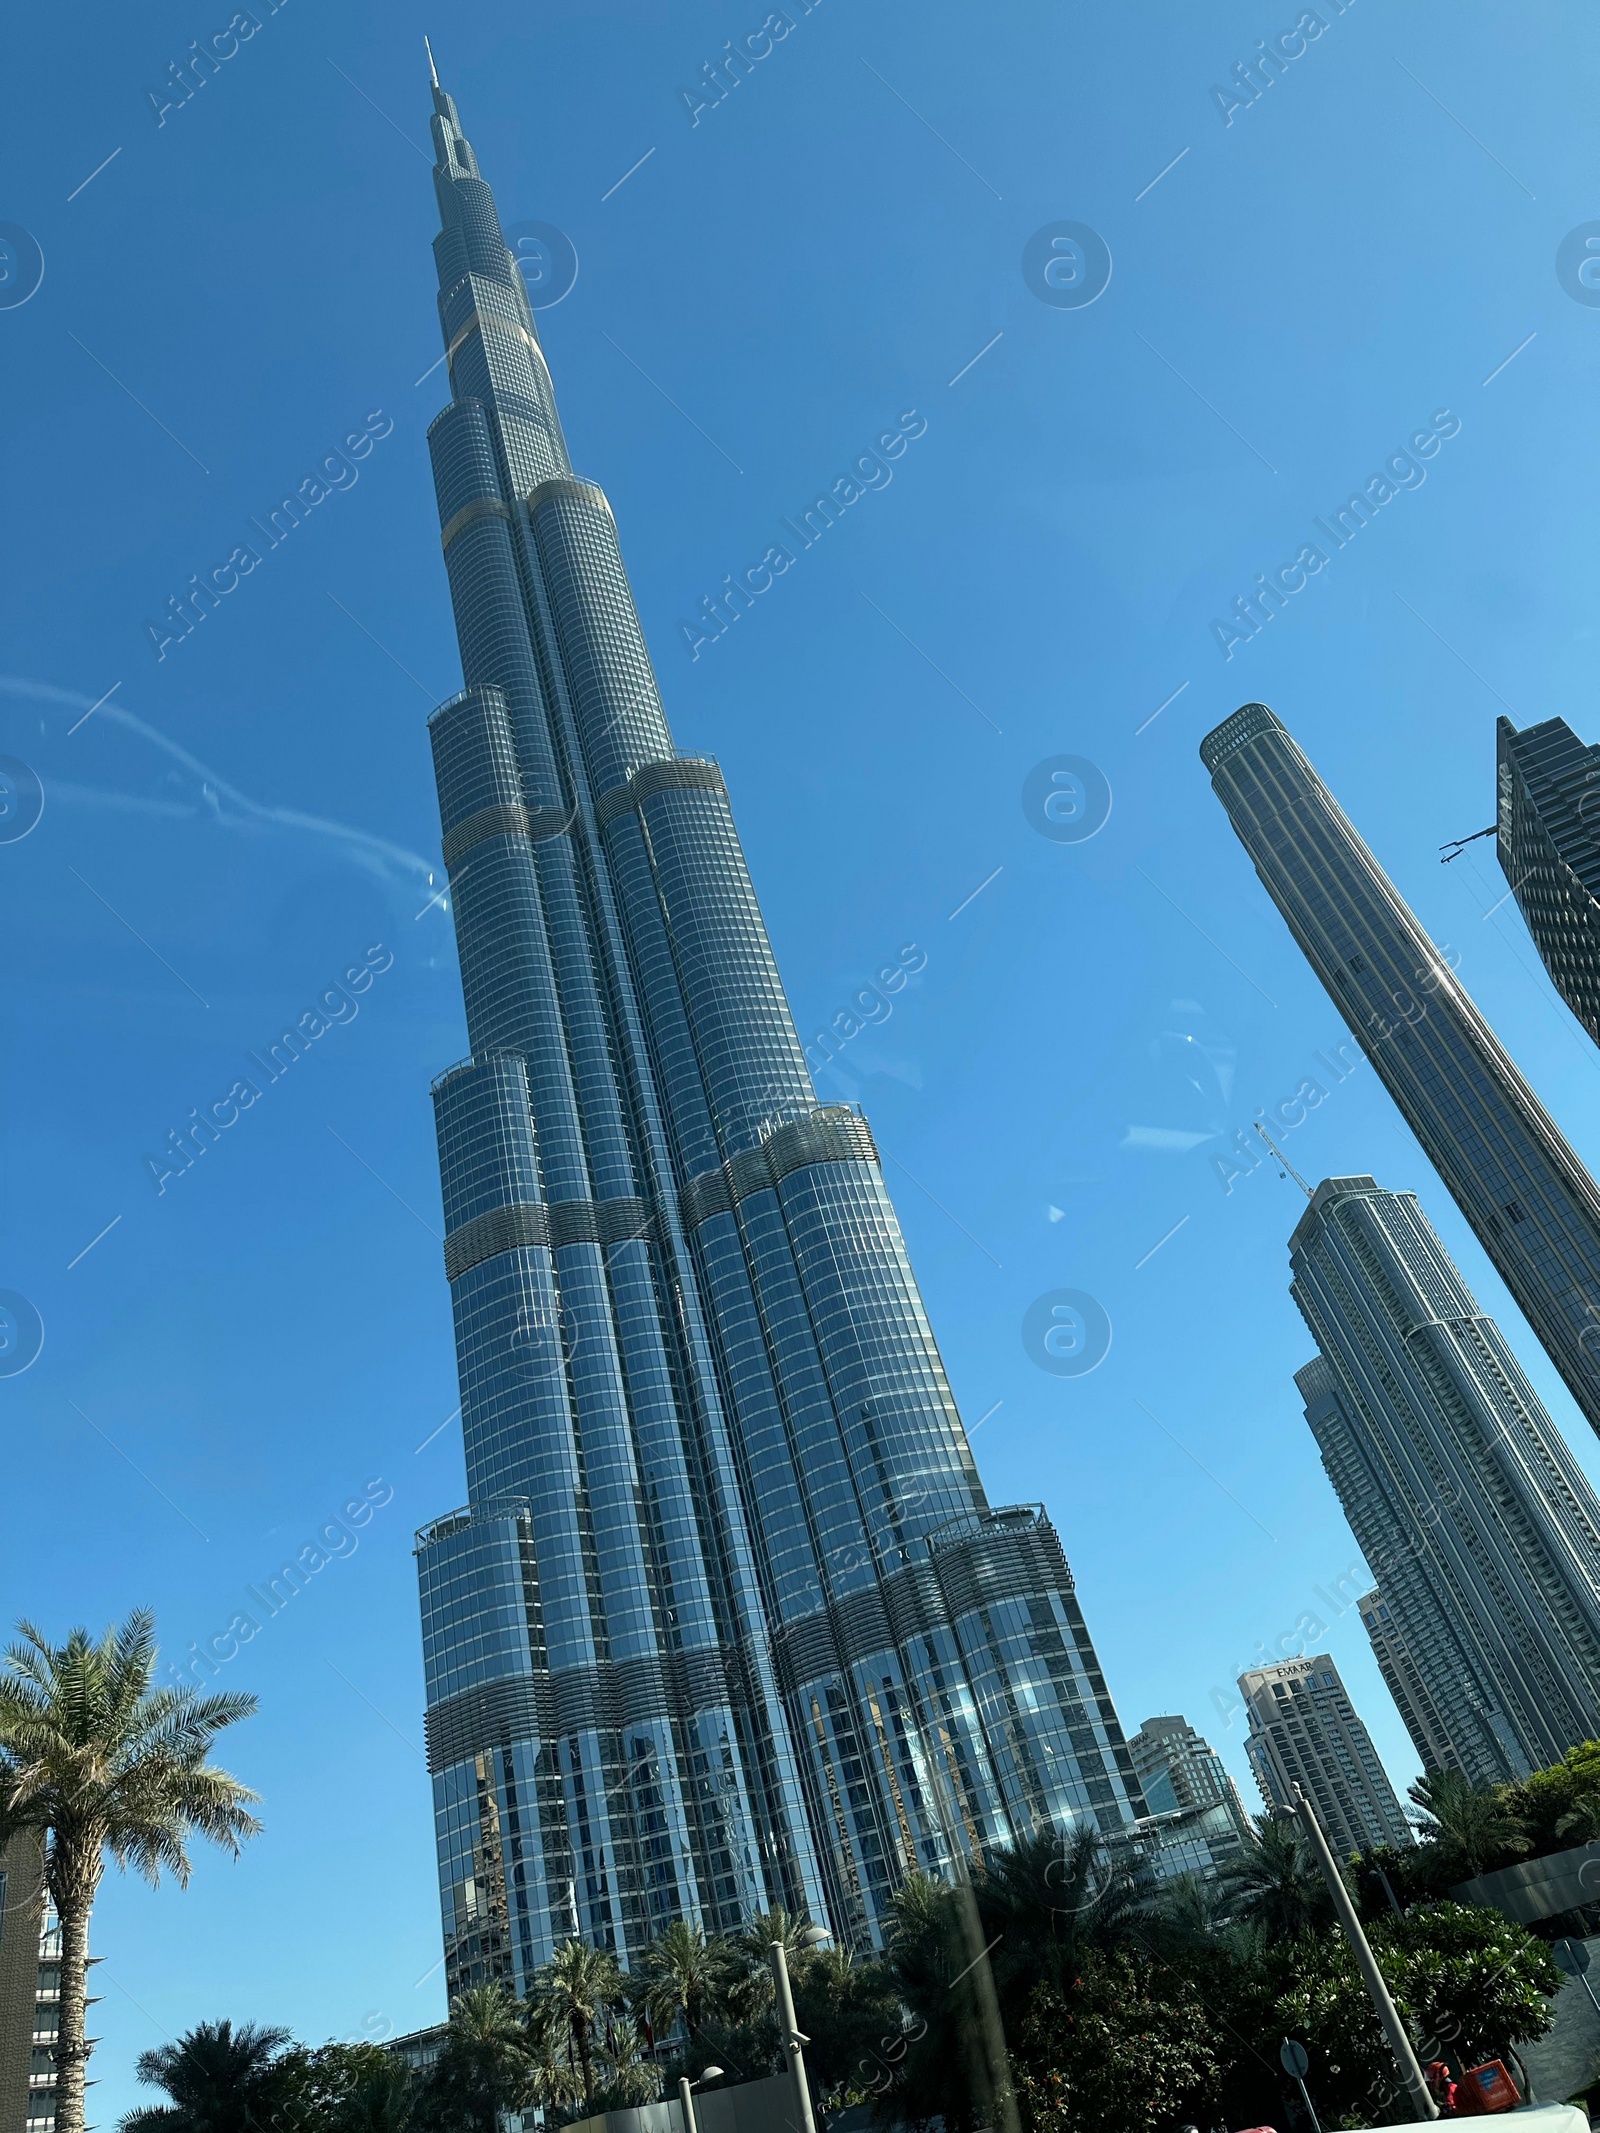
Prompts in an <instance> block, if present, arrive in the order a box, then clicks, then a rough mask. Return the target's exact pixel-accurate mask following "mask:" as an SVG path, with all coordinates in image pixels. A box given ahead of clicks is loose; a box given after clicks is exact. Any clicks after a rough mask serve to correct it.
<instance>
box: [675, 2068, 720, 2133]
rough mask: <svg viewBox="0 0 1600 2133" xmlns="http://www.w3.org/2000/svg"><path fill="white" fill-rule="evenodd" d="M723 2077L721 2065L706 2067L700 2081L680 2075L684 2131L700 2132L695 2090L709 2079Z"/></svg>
mask: <svg viewBox="0 0 1600 2133" xmlns="http://www.w3.org/2000/svg"><path fill="white" fill-rule="evenodd" d="M721 2078H722V2069H721V2067H720V2066H708V2067H706V2068H705V2069H704V2070H703V2071H702V2073H701V2075H700V2078H699V2080H698V2081H691V2080H690V2079H689V2077H688V2075H687V2074H680V2075H679V2076H678V2107H679V2109H680V2110H681V2111H682V2112H683V2133H700V2128H699V2126H698V2125H697V2124H696V2123H695V2115H694V2092H695V2090H696V2089H698V2088H703V2087H704V2086H705V2084H706V2083H707V2082H708V2081H720V2080H721Z"/></svg>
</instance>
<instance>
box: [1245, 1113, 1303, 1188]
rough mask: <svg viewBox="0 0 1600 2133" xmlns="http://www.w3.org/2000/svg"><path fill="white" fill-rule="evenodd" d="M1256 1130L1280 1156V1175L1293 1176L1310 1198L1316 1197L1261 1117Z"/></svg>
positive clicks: (1274, 1152) (1281, 1176)
mask: <svg viewBox="0 0 1600 2133" xmlns="http://www.w3.org/2000/svg"><path fill="white" fill-rule="evenodd" d="M1256 1131H1257V1133H1259V1134H1260V1136H1261V1138H1262V1139H1263V1140H1264V1141H1265V1142H1266V1144H1267V1146H1268V1147H1269V1148H1270V1149H1271V1150H1272V1152H1273V1154H1274V1155H1275V1156H1276V1157H1277V1158H1278V1161H1279V1162H1280V1163H1281V1164H1282V1165H1283V1168H1282V1169H1281V1170H1280V1171H1279V1172H1278V1175H1279V1177H1280V1178H1283V1177H1289V1178H1293V1179H1294V1181H1295V1183H1296V1184H1297V1185H1298V1186H1299V1188H1300V1190H1301V1191H1302V1192H1303V1193H1304V1194H1305V1196H1306V1198H1307V1199H1308V1200H1309V1199H1312V1198H1314V1197H1315V1195H1314V1194H1313V1193H1312V1190H1311V1187H1310V1186H1309V1185H1308V1184H1307V1183H1306V1181H1305V1179H1304V1178H1303V1177H1302V1176H1301V1175H1300V1173H1299V1171H1298V1170H1296V1169H1295V1167H1294V1165H1293V1163H1291V1162H1290V1160H1289V1158H1288V1157H1287V1156H1286V1155H1285V1154H1284V1152H1283V1150H1282V1149H1281V1148H1280V1147H1279V1146H1278V1144H1277V1142H1276V1141H1275V1140H1274V1139H1273V1138H1272V1135H1271V1134H1270V1133H1269V1132H1268V1131H1267V1129H1266V1127H1265V1126H1264V1125H1263V1124H1262V1123H1261V1121H1260V1119H1259V1118H1258V1119H1257V1120H1256Z"/></svg>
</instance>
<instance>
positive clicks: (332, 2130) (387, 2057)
mask: <svg viewBox="0 0 1600 2133" xmlns="http://www.w3.org/2000/svg"><path fill="white" fill-rule="evenodd" d="M279 2066H280V2069H281V2071H282V2073H283V2076H284V2082H285V2087H286V2089H287V2091H288V2093H287V2096H286V2099H285V2101H284V2103H283V2105H282V2106H281V2108H280V2109H279V2110H278V2112H277V2114H276V2117H275V2121H274V2123H275V2126H276V2133H310V2129H313V2128H314V2129H315V2133H407V2128H408V2127H409V2126H410V2124H411V2121H412V2116H413V2113H414V2111H415V2108H416V2103H417V2093H418V2088H419V2086H420V2084H418V2083H416V2082H414V2081H413V2079H412V2074H411V2069H410V2067H408V2066H407V2065H406V2063H405V2061H404V2060H403V2059H400V2058H397V2057H396V2055H395V2054H394V2053H393V2052H388V2051H385V2050H384V2048H383V2046H382V2045H381V2044H324V2045H321V2046H319V2047H318V2048H317V2049H316V2050H315V2051H308V2050H307V2049H306V2048H305V2046H304V2045H294V2046H292V2047H291V2048H290V2049H289V2050H288V2051H287V2052H285V2054H284V2056H283V2058H282V2059H281V2060H280V2061H279Z"/></svg>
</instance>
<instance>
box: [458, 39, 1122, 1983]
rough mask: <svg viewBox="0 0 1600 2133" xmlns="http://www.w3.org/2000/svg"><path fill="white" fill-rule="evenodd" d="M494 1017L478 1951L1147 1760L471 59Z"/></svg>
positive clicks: (480, 1170) (881, 1840)
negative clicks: (975, 1419) (819, 1019)
mask: <svg viewBox="0 0 1600 2133" xmlns="http://www.w3.org/2000/svg"><path fill="white" fill-rule="evenodd" d="M433 103H434V116H433V121H432V125H433V138H434V144H435V148H436V150H437V165H436V169H435V174H434V175H435V190H436V192H437V195H438V203H439V215H440V221H441V224H442V227H441V230H440V234H439V235H438V237H437V238H436V239H435V240H434V255H435V259H436V261H437V265H438V274H439V316H440V322H441V326H442V330H443V337H444V343H445V349H446V353H447V356H448V361H449V377H450V391H451V401H450V404H449V406H448V407H447V408H446V409H445V410H444V412H443V413H442V414H441V415H440V416H439V417H438V419H437V420H436V421H435V422H434V424H433V426H432V429H431V430H430V432H429V442H430V446H431V449H432V455H433V467H434V479H435V485H436V488H437V491H438V501H439V518H440V524H441V527H442V539H443V546H444V556H445V565H446V569H447V571H448V574H449V579H450V591H451V598H452V601H453V604H454V609H455V617H456V629H457V635H458V638H459V640H460V646H461V659H462V667H463V672H464V678H465V682H466V687H465V689H464V690H463V691H462V693H461V694H460V695H458V696H455V697H453V698H451V699H450V701H449V702H448V703H445V704H442V705H441V706H440V707H439V709H438V710H437V711H436V712H435V713H434V715H433V717H432V719H431V721H430V731H431V734H432V740H433V750H434V763H435V769H436V774H437V778H438V785H439V801H440V811H441V817H442V822H443V830H444V857H445V862H446V865H447V867H448V869H449V874H450V884H451V895H452V902H453V906H454V916H455V925H456V936H457V941H458V945H459V949H460V956H461V969H462V981H463V986H464V989H465V995H466V1011H467V1028H468V1035H469V1040H470V1043H471V1046H472V1054H471V1057H470V1058H469V1059H467V1060H466V1061H464V1062H463V1063H462V1064H461V1065H459V1066H456V1067H453V1068H451V1069H450V1071H449V1072H447V1073H446V1074H444V1075H443V1076H442V1077H441V1078H440V1079H439V1081H438V1082H437V1083H436V1084H435V1088H434V1101H435V1106H436V1111H437V1122H438V1134H439V1151H440V1163H441V1169H442V1173H443V1182H444V1207H445V1222H446V1229H447V1237H446V1242H445V1265H446V1271H447V1273H448V1275H449V1279H450V1286H451V1295H452V1300H453V1305H454V1312H455V1324H456V1340H457V1349H458V1357H459V1364H460V1377H461V1406H462V1422H463V1430H464V1437H465V1449H466V1463H467V1487H468V1496H469V1501H468V1504H467V1506H466V1508H465V1509H463V1510H460V1511H457V1512H453V1513H451V1514H450V1515H449V1516H448V1517H445V1518H441V1519H439V1520H438V1521H436V1522H435V1523H434V1524H433V1525H431V1526H430V1527H428V1528H427V1529H426V1530H425V1531H424V1532H423V1533H422V1534H421V1535H420V1536H419V1540H418V1561H419V1573H420V1582H421V1593H422V1610H423V1640H424V1654H425V1662H426V1679H427V1698H428V1709H427V1719H426V1731H427V1741H428V1754H429V1761H430V1765H431V1768H432V1770H433V1772H434V1799H435V1811H436V1822H437V1839H438V1850H439V1872H440V1890H441V1900H442V1905H443V1911H444V1930H445V1949H446V1963H447V1977H448V1980H449V1982H450V1986H451V1989H452V1990H456V1989H459V1987H460V1986H461V1985H463V1984H468V1983H471V1982H474V1981H475V1980H477V1979H480V1978H485V1977H490V1976H501V1977H505V1978H507V1979H508V1980H509V1981H510V1982H512V1983H513V1984H514V1985H515V1986H516V1987H517V1988H518V1989H519V1990H520V1989H522V1988H523V1987H525V1985H526V1983H527V1981H528V1978H529V1975H530V1973H531V1971H532V1970H533V1968H534V1967H535V1966H536V1965H537V1964H538V1963H539V1962H541V1961H543V1960H545V1959H547V1958H548V1957H549V1955H550V1954H551V1952H552V1949H553V1947H554V1946H555V1945H556V1944H557V1943H558V1942H559V1941H560V1940H562V1939H563V1938H564V1937H565V1936H567V1935H569V1934H574V1933H576V1934H579V1935H581V1936H582V1937H584V1938H585V1939H588V1940H590V1941H593V1942H596V1943H598V1944H601V1945H606V1946H610V1947H613V1948H615V1949H616V1950H617V1951H618V1953H619V1954H621V1955H622V1956H623V1957H624V1958H627V1957H629V1956H631V1955H632V1954H633V1953H635V1952H636V1951H637V1950H638V1948H639V1947H640V1945H641V1944H642V1943H643V1942H644V1941H645V1940H646V1939H648V1938H649V1937H651V1936H652V1935H653V1934H655V1933H656V1932H658V1931H659V1930H660V1928H661V1927H662V1926H663V1925H664V1924H665V1923H667V1922H668V1921H669V1920H670V1919H673V1918H676V1917H684V1918H687V1919H690V1920H692V1921H694V1922H696V1923H698V1924H701V1925H703V1926H704V1927H705V1928H707V1929H708V1930H711V1931H716V1930H720V1929H723V1928H727V1927H731V1926H734V1925H737V1924H738V1923H739V1921H740V1920H741V1919H743V1918H747V1917H748V1916H750V1915H751V1913H753V1912H754V1911H756V1910H758V1909H762V1908H765V1907H766V1906H767V1905H769V1904H772V1903H780V1902H781V1903H783V1904H784V1905H786V1906H787V1907H788V1908H790V1909H791V1910H804V1911H809V1912H810V1913H811V1914H812V1916H813V1917H816V1918H818V1919H826V1920H827V1921H828V1922H829V1923H830V1924H831V1926H832V1928H833V1931H834V1933H835V1934H836V1936H838V1938H839V1939H840V1940H841V1941H844V1942H847V1943H852V1944H855V1945H862V1946H865V1945H870V1944H872V1943H873V1942H874V1941H875V1940H876V1939H878V1938H879V1937H880V1935H881V1927H882V1921H883V1918H884V1914H885V1907H886V1905H887V1903H888V1901H889V1898H890V1896H891V1894H892V1892H893V1890H894V1888H895V1887H896V1886H897V1884H898V1883H899V1881H900V1880H901V1879H902V1878H903V1877H904V1876H905V1875H906V1874H907V1873H909V1872H911V1871H912V1870H913V1869H917V1868H922V1869H925V1870H928V1871H930V1872H934V1873H939V1872H947V1871H949V1870H951V1868H952V1867H953V1864H954V1862H955V1860H956V1858H957V1856H958V1855H961V1854H966V1853H970V1852H973V1851H976V1850H978V1849H981V1848H983V1847H985V1846H990V1845H994V1844H998V1843H1003V1842H1006V1841H1008V1840H1010V1839H1011V1838H1013V1837H1015V1836H1017V1835H1019V1834H1022V1833H1024V1832H1026V1831H1028V1830H1030V1829H1032V1828H1034V1827H1036V1826H1038V1825H1041V1824H1052V1823H1054V1824H1059V1825H1062V1826H1071V1825H1078V1824H1082V1825H1086V1826H1095V1825H1100V1826H1103V1827H1105V1828H1106V1829H1108V1830H1114V1829H1118V1828H1120V1827H1122V1826H1123V1825H1125V1824H1126V1823H1128V1822H1129V1821H1131V1820H1132V1819H1133V1818H1135V1817H1136V1816H1137V1814H1138V1813H1139V1811H1140V1807H1141V1805H1142V1803H1141V1801H1140V1799H1139V1792H1138V1783H1137V1780H1136V1779H1135V1778H1134V1775H1133V1770H1132V1765H1131V1764H1130V1762H1129V1760H1128V1754H1127V1748H1126V1745H1125V1744H1124V1742H1123V1739H1122V1735H1121V1732H1120V1729H1119V1727H1118V1724H1117V1718H1116V1713H1115V1711H1114V1710H1113V1708H1112V1705H1111V1700H1110V1698H1109V1696H1108V1695H1107V1693H1106V1688H1105V1683H1104V1680H1103V1679H1102V1676H1101V1673H1100V1668H1099V1664H1098V1661H1097V1660H1096V1657H1095V1652H1094V1647H1093V1645H1092V1644H1091V1642H1090V1640H1089V1635H1088V1632H1087V1630H1086V1629H1085V1627H1084V1623H1083V1618H1082V1615H1081V1613H1080V1612H1079V1609H1078V1604H1077V1600H1076V1597H1075V1594H1074V1591H1073V1584H1072V1578H1071V1575H1070V1573H1069V1571H1068V1568H1067V1564H1066V1560H1065V1558H1064V1556H1063V1554H1062V1550H1061V1544H1060V1542H1059V1540H1058V1539H1057V1537H1056V1534H1055V1530H1054V1528H1053V1527H1052V1526H1051V1525H1050V1523H1049V1521H1048V1520H1047V1519H1046V1517H1045V1515H1044V1513H1043V1511H1042V1510H1041V1509H1039V1508H1038V1507H1037V1506H1030V1507H1024V1508H1019V1509H1011V1510H991V1509H990V1507H989V1505H988V1504H987V1502H986V1500H985V1497H984V1494H983V1489H982V1486H981V1484H980V1483H979V1480H978V1476H977V1471H976V1469H975V1467H974V1465H973V1462H972V1455H971V1452H970V1451H969V1449H968V1446H967V1440H966V1436H965V1433H964V1431H963V1429H962V1425H961V1420H960V1417H959V1415H958V1413H957V1411H956V1406H955V1402H954V1400H953V1398H952V1397H951V1393H950V1388H949V1385H948V1384H947V1382H946V1378H945V1372H944V1368H943V1365H942V1363H941V1361H940V1357H939V1351H938V1349H937V1347H936V1346H935V1343H934V1339H933V1335H932V1332H931V1331H930V1329H929V1326H928V1321H927V1318H926V1315H925V1313H924V1311H923V1306H922V1301H921V1298H920V1296H919V1294H918V1292H917V1286H916V1282H915V1280H914V1278H913V1276H912V1273H911V1269H910V1266H909V1264H908V1261H907V1257H906V1250H905V1245H904V1242H903V1240H902V1237H901V1234H900V1229H899V1225H898V1223H897V1221H896V1219H895V1213H894V1209H893V1207H892V1206H891V1204H890V1201H889V1196H888V1193H887V1191H886V1190H885V1187H884V1182H883V1176H882V1172H881V1170H880V1167H879V1162H878V1155H877V1150H876V1148H875V1147H874V1145H873V1140H872V1135H871V1132H870V1130H869V1129H868V1126H867V1123H866V1120H865V1119H864V1118H863V1117H862V1116H861V1115H860V1113H859V1112H857V1111H855V1110H853V1109H851V1108H848V1107H846V1106H842V1105H824V1104H821V1103H819V1102H818V1100H817V1097H816V1094H815V1092H814V1090H813V1088H812V1085H811V1081H810V1078H809V1075H808V1074H807V1071H806V1065H805V1059H804V1055H803V1053H802V1050H801V1047H800V1044H799V1041H798V1039H797V1037H796V1034H795V1030H794V1025H793V1021H792V1018H791V1016H790V1013H789V1008H788V1004H787V1002H786V1000H785V998H784V993H783V987H782V984H781V982H780V980H779V977H778V973H777V969H776V966H775V964H774V961H773V956H772V950H771V947H770V944H769V942H768V939H767V934H766V929H765V927H764V925H763V923H762V919H761V913H760V910H759V908H758V906H757V903H756V899H755V894H754V891H753V889H752V887H751V883H750V878H749V875H748V873H747V871H746V867H745V860H744V855H743V852H742V851H741V849H740V845H739V840H738V837H737V835H736V833H735V830H734V826H733V819H732V816H731V814H730V812H729V804H728V795H727V791H726V788H725V786H724V783H723V778H722V773H721V771H720V770H719V769H718V767H717V765H716V764H715V763H714V762H709V761H705V760H702V759H699V758H694V757H685V756H680V755H679V754H678V753H677V752H676V750H675V749H674V746H673V742H672V736H671V734H670V732H669V731H668V728H667V723H666V718H665V715H664V713H663V711H662V707H661V701H660V697H659V694H658V692H657V686H656V680H655V676H654V673H653V671H652V668H651V664H650V658H649V654H648V652H647V650H646V648H645V644H644V639H643V636H642V634H641V631H640V627H639V621H638V617H637V615H636V614H635V611H634V605H633V599H632V596H631V593H630V590H629V586H628V579H627V575H626V572H625V571H624V568H623V564H622V560H621V556H620V553H619V550H618V545H617V533H616V528H615V526H614V524H613V521H612V517H611V511H610V507H609V505H608V504H607V502H606V499H605V496H604V494H603V493H602V492H601V491H600V490H599V489H598V488H596V487H595V485H594V484H593V483H592V482H589V481H584V480H581V479H578V478H577V477H575V476H574V474H573V472H572V469H571V463H570V461H569V459H568V456H567V447H566V442H565V439H564V437H563V435H562V430H561V424H560V420H559V417H558V415H557V413H556V406H555V399H554V395H553V392H552V388H551V383H550V375H549V371H548V368H547V366H546V362H545V357H544V353H543V351H542V349H541V347H540V343H539V338H538V334H537V331H536V328H535V323H534V317H533V313H532V310H531V308H530V306H529V302H528V295H527V289H526V287H525V285H524V283H523V281H522V280H521V278H520V276H519V274H518V272H517V269H516V267H515V264H514V262H513V260H512V258H511V256H510V254H509V253H508V251H507V249H506V245H505V242H504V239H503V237H502V234H501V228H500V222H499V217H498V215H497V212H496V209H495V203H494V199H493V196H492V195H491V193H490V190H489V187H488V186H487V185H486V184H485V182H484V180H483V178H482V177H481V176H480V175H479V171H478V164H477V159H476V157H475V156H474V154H473V151H472V149H471V147H470V146H469V145H468V143H467V142H466V140H465V139H464V138H463V136H462V131H461V125H460V121H459V118H458V116H457V113H456V107H455V105H454V103H453V102H452V101H451V99H450V98H449V97H448V96H447V95H445V94H444V92H443V91H442V90H441V89H440V88H439V87H438V85H437V81H435V86H434V97H433Z"/></svg>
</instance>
